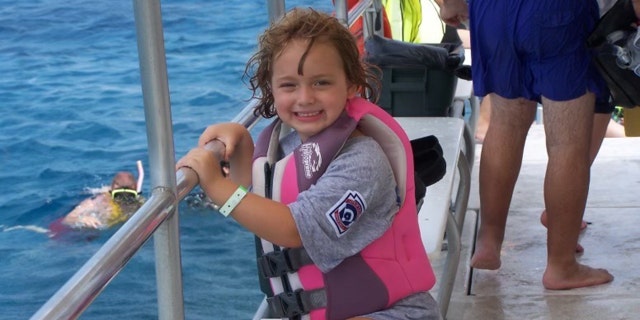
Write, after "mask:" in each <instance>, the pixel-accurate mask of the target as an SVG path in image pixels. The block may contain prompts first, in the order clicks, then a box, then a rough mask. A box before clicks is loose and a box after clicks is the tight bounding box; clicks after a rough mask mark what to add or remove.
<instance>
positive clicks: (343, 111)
mask: <svg viewBox="0 0 640 320" xmlns="http://www.w3.org/2000/svg"><path fill="white" fill-rule="evenodd" d="M250 71H253V72H254V75H253V76H250V84H251V87H252V90H253V93H254V97H255V98H257V99H258V100H259V103H258V105H257V107H256V110H255V112H256V113H259V114H260V115H262V116H263V117H265V118H272V117H274V116H277V118H276V121H274V122H273V123H272V124H271V125H270V126H269V127H268V128H266V129H265V130H264V131H263V132H262V134H261V135H260V137H259V139H258V141H257V143H256V144H255V150H254V142H253V140H252V138H251V136H250V134H249V132H248V131H247V129H245V128H244V127H243V126H241V125H239V124H234V123H226V124H218V125H212V126H210V127H208V128H207V129H206V130H205V132H204V133H203V134H202V136H201V137H200V141H199V147H198V148H195V149H193V150H191V151H190V152H189V153H188V154H187V155H186V156H185V157H184V158H182V159H181V160H180V161H179V162H178V164H177V167H178V168H180V167H189V168H191V169H193V170H194V171H195V172H196V173H197V174H198V178H199V184H200V187H201V188H202V190H203V191H204V192H205V193H206V194H207V195H208V196H209V197H210V198H211V200H212V201H213V203H215V204H217V205H221V207H219V211H220V213H221V214H223V215H225V216H228V215H231V216H232V217H233V218H234V219H235V220H236V221H237V222H238V223H240V224H241V225H243V226H244V227H245V228H247V229H248V230H249V231H251V232H253V233H254V234H256V236H257V237H259V238H260V239H261V241H260V248H259V249H260V250H259V257H258V265H259V271H260V274H261V276H263V277H264V279H265V280H268V281H265V283H266V284H268V285H267V286H266V287H263V291H265V293H266V294H267V296H268V299H267V301H268V304H269V314H267V315H265V316H268V317H274V318H276V317H277V318H293V319H300V318H304V319H441V316H440V313H439V310H438V307H437V305H436V303H435V301H434V299H433V298H432V297H431V295H430V294H429V293H428V290H429V289H431V288H432V287H433V284H434V282H435V278H434V275H433V271H432V269H431V266H430V264H429V260H428V258H427V256H426V253H425V250H424V247H423V246H422V242H421V240H420V234H419V229H418V224H417V212H416V201H415V195H414V194H413V192H414V185H413V183H414V180H413V176H412V175H409V174H408V173H411V174H412V173H413V160H412V157H411V153H410V152H411V149H410V146H409V142H408V139H407V137H406V135H405V134H404V132H403V131H402V129H401V127H400V126H399V125H398V124H397V123H396V122H395V121H394V120H393V118H392V117H391V116H389V115H388V114H387V113H385V111H384V110H382V109H381V108H379V107H377V106H375V105H373V104H371V103H369V102H368V101H366V100H365V99H363V98H360V97H358V96H359V95H362V96H368V94H374V93H375V91H374V88H373V87H372V86H371V85H370V83H376V81H375V76H374V75H373V74H372V73H371V69H370V68H369V67H368V66H365V65H364V64H363V63H362V62H361V61H360V59H359V56H358V48H357V45H356V42H355V40H354V37H353V35H352V34H351V33H350V32H349V30H348V29H346V28H345V27H343V26H342V25H341V24H340V23H339V22H338V20H337V19H335V18H333V17H331V16H329V15H327V14H324V13H319V12H316V11H314V10H312V9H294V10H292V11H290V12H288V13H287V14H286V16H285V17H284V18H283V19H282V20H281V21H280V22H278V23H277V24H274V25H273V26H271V27H270V28H269V29H267V30H266V32H265V33H264V34H263V35H262V36H261V37H260V39H259V49H258V52H257V53H256V54H255V55H254V56H253V57H252V58H251V59H250V60H249V63H248V64H247V71H246V72H247V75H248V74H249V72H250ZM258 91H259V92H258ZM282 124H285V125H286V126H288V127H290V128H292V129H293V130H292V131H291V132H284V129H283V128H282V127H283V126H282ZM281 131H282V133H283V134H281ZM284 133H287V134H286V135H284ZM281 136H283V137H282V138H280V137H281ZM214 139H216V140H219V141H221V142H222V143H223V144H224V145H225V159H217V158H216V156H215V155H214V154H213V153H212V152H209V151H207V150H205V149H204V148H203V147H204V145H205V144H206V143H208V142H210V141H212V140H214ZM252 155H253V157H252ZM220 160H226V161H228V162H229V163H230V175H229V177H230V179H226V178H225V177H224V176H223V174H222V171H221V170H220ZM248 186H252V193H247V191H246V189H245V187H248Z"/></svg>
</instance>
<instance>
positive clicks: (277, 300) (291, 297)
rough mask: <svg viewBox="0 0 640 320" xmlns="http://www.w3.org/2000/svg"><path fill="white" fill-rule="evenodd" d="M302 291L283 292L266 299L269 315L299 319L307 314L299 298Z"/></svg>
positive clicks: (307, 310)
mask: <svg viewBox="0 0 640 320" xmlns="http://www.w3.org/2000/svg"><path fill="white" fill-rule="evenodd" d="M301 292H302V289H298V290H296V291H293V292H283V293H280V294H277V295H275V296H273V297H269V298H267V304H268V305H269V311H270V315H271V316H273V317H287V318H293V317H299V316H301V315H303V314H307V313H309V311H310V310H309V309H308V308H306V307H305V305H304V303H303V302H302V297H301Z"/></svg>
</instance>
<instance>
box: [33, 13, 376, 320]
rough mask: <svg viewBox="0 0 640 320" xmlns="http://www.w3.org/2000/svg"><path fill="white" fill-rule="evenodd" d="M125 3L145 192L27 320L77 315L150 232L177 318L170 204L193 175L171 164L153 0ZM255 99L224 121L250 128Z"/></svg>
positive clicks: (175, 235) (166, 306)
mask: <svg viewBox="0 0 640 320" xmlns="http://www.w3.org/2000/svg"><path fill="white" fill-rule="evenodd" d="M373 1H380V0H373ZM266 2H267V6H268V10H269V21H270V22H273V21H276V20H277V19H278V18H280V17H281V16H282V15H283V14H284V10H283V9H284V0H266ZM362 2H364V3H365V4H367V5H371V4H372V3H373V2H372V0H363V1H362ZM133 4H134V13H135V21H136V31H137V34H138V37H137V38H138V52H139V57H140V70H141V83H142V91H143V100H144V108H145V122H146V125H147V137H148V144H149V168H150V169H151V170H150V174H151V179H150V180H151V190H152V191H151V196H150V197H149V199H147V201H146V202H145V203H144V205H143V206H142V207H140V209H138V211H136V213H135V214H133V215H132V216H131V218H130V219H129V220H128V221H127V222H125V223H124V224H123V225H122V226H121V227H120V228H119V230H118V231H116V232H115V233H114V234H113V236H111V237H110V238H109V240H107V241H106V242H105V244H104V245H103V246H102V247H101V248H100V249H99V250H98V251H97V252H96V253H95V254H94V255H93V256H92V257H91V258H90V259H89V260H88V261H87V262H86V263H85V264H84V265H83V266H82V267H81V268H80V269H79V270H78V271H76V273H75V274H74V275H73V276H72V277H71V278H70V279H69V280H68V281H67V282H66V283H65V284H64V285H63V286H62V287H61V288H60V289H59V290H58V291H57V292H56V293H55V294H54V295H53V296H52V297H51V298H49V300H48V301H47V302H46V303H45V304H44V305H42V306H41V307H40V309H38V311H36V313H35V314H34V315H33V316H31V318H30V319H32V320H39V319H76V318H78V317H79V316H80V315H81V314H82V312H84V310H85V309H86V308H87V307H89V305H90V304H91V303H92V302H93V300H95V298H96V297H97V296H98V295H99V294H100V293H101V292H102V290H104V288H105V287H106V286H107V285H108V284H109V282H110V281H111V280H112V279H113V278H114V277H115V276H116V275H117V274H118V273H119V272H120V271H121V270H122V268H124V266H125V265H126V264H127V263H128V262H129V260H130V259H131V258H132V257H133V255H134V254H135V253H136V252H137V251H138V250H139V249H140V248H141V247H142V246H143V244H144V243H145V242H146V241H147V240H149V238H150V237H151V235H153V236H154V250H155V254H156V275H157V280H156V283H157V286H158V316H159V318H160V319H171V320H174V319H184V299H183V296H182V266H181V262H180V261H181V259H180V240H179V232H178V227H179V224H178V214H177V208H178V204H179V202H180V201H181V200H182V199H183V198H184V197H185V196H186V195H187V194H188V193H189V192H191V190H192V189H193V188H194V187H195V186H196V185H197V183H198V177H197V175H196V173H195V172H194V171H193V170H190V169H180V170H177V171H176V170H175V159H174V148H173V130H172V125H171V106H170V102H169V101H170V99H169V89H168V79H167V67H166V59H165V50H164V38H163V31H162V18H161V10H160V0H133ZM336 5H337V6H338V5H339V6H340V7H342V6H344V8H346V2H345V0H336ZM365 9H366V8H364V7H361V6H356V7H354V8H352V10H350V11H349V14H348V16H349V23H350V25H351V24H353V22H354V21H355V19H357V18H358V17H359V16H360V15H362V14H363V13H364V12H365V11H364V10H365ZM345 18H346V17H345ZM255 104H256V101H255V100H252V101H250V102H249V104H248V105H247V106H245V107H244V108H243V109H242V110H241V111H240V112H239V113H238V114H237V115H236V116H235V117H234V118H233V119H232V120H231V121H232V122H236V123H240V124H242V125H244V126H245V127H247V128H248V129H251V128H252V127H253V126H254V125H255V124H256V123H257V122H258V121H259V120H260V119H261V118H260V117H258V116H256V115H254V113H253V110H254V107H255ZM209 148H210V149H211V150H212V151H214V152H216V153H221V152H222V145H220V144H215V143H212V144H211V145H209ZM174 172H175V176H174V174H173V173H174Z"/></svg>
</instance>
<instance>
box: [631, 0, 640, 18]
mask: <svg viewBox="0 0 640 320" xmlns="http://www.w3.org/2000/svg"><path fill="white" fill-rule="evenodd" d="M631 3H633V10H634V11H635V12H636V19H638V21H639V22H640V0H632V1H631Z"/></svg>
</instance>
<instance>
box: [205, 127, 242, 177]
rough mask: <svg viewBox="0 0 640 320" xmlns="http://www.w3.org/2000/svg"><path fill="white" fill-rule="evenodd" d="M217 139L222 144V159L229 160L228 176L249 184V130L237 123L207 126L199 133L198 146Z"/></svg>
mask: <svg viewBox="0 0 640 320" xmlns="http://www.w3.org/2000/svg"><path fill="white" fill-rule="evenodd" d="M213 140H218V141H220V142H222V144H224V147H225V149H224V160H225V161H228V162H229V177H230V178H231V179H232V180H233V181H235V182H236V183H238V184H241V185H243V186H250V185H251V167H252V162H253V149H254V146H253V139H252V138H251V134H250V133H249V131H248V130H247V129H246V128H245V127H244V126H243V125H241V124H238V123H222V124H215V125H211V126H209V127H207V129H206V130H205V131H204V132H203V133H202V135H200V139H199V140H198V146H199V147H204V146H205V145H206V144H207V143H209V142H210V141H213Z"/></svg>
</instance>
